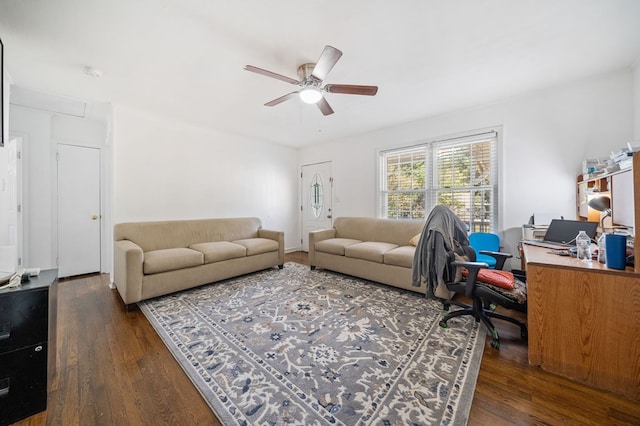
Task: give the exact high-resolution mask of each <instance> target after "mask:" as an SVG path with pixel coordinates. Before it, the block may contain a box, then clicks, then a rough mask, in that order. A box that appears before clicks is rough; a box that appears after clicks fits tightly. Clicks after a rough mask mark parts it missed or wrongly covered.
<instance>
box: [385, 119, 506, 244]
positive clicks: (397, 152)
mask: <svg viewBox="0 0 640 426" xmlns="http://www.w3.org/2000/svg"><path fill="white" fill-rule="evenodd" d="M379 176H380V182H379V214H380V216H381V217H387V218H395V219H403V218H405V219H422V218H426V216H427V215H428V212H430V211H431V209H432V208H433V206H435V205H437V204H444V205H447V206H449V207H450V208H451V209H452V210H453V211H454V212H455V213H456V214H457V215H458V216H459V217H460V218H461V219H462V220H463V221H464V222H465V223H466V224H467V225H468V227H469V230H470V231H471V232H477V231H484V232H490V231H494V232H495V230H497V221H498V215H497V212H498V184H497V183H498V134H497V132H495V131H491V132H483V133H478V134H471V135H468V136H464V137H457V138H448V139H440V140H434V141H428V142H425V143H423V144H420V145H414V146H410V147H402V148H397V149H393V150H387V151H382V152H381V153H380V170H379Z"/></svg>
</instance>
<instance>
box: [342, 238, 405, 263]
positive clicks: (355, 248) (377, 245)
mask: <svg viewBox="0 0 640 426" xmlns="http://www.w3.org/2000/svg"><path fill="white" fill-rule="evenodd" d="M397 247H398V245H397V244H390V243H382V242H377V241H366V242H364V243H358V244H352V245H350V246H349V247H346V248H345V250H344V255H345V256H347V257H353V258H356V259H363V260H369V261H371V262H377V263H383V261H384V254H385V253H386V252H388V251H389V250H393V249H395V248H397Z"/></svg>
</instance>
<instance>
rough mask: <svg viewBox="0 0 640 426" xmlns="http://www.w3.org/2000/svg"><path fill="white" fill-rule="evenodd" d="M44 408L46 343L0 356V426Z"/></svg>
mask: <svg viewBox="0 0 640 426" xmlns="http://www.w3.org/2000/svg"><path fill="white" fill-rule="evenodd" d="M46 408H47V345H46V343H44V344H42V345H35V346H31V347H28V348H24V349H21V350H18V351H13V352H9V353H5V354H4V355H0V425H6V424H10V423H13V422H15V421H17V420H20V419H24V418H26V417H29V416H31V415H33V414H35V413H38V412H40V411H43V410H46Z"/></svg>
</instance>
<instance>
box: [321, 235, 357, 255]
mask: <svg viewBox="0 0 640 426" xmlns="http://www.w3.org/2000/svg"><path fill="white" fill-rule="evenodd" d="M358 243H362V241H360V240H352V239H350V238H329V239H328V240H322V241H318V242H317V243H316V245H315V247H314V249H315V251H321V252H323V253H329V254H337V255H338V256H344V249H345V248H346V247H349V246H352V245H353V244H358Z"/></svg>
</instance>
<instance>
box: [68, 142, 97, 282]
mask: <svg viewBox="0 0 640 426" xmlns="http://www.w3.org/2000/svg"><path fill="white" fill-rule="evenodd" d="M93 272H100V150H99V149H98V148H89V147H83V146H74V145H64V144H59V145H58V276H59V277H70V276H74V275H81V274H89V273H93Z"/></svg>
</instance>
